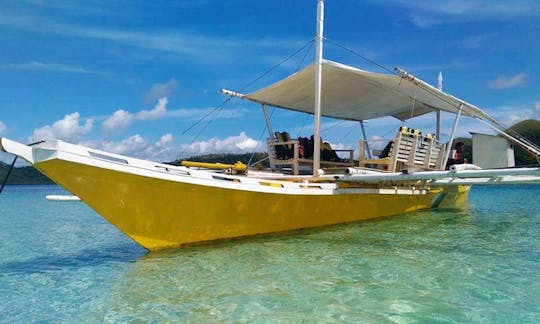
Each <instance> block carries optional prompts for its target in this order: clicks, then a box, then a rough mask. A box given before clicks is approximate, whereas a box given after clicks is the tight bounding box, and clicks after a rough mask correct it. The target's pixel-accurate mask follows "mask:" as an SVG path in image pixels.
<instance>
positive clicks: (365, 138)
mask: <svg viewBox="0 0 540 324" xmlns="http://www.w3.org/2000/svg"><path fill="white" fill-rule="evenodd" d="M360 127H361V128H362V137H364V143H366V150H367V154H368V157H369V158H370V159H371V158H372V156H371V150H370V149H369V144H368V141H367V136H366V128H365V127H364V121H363V120H361V121H360Z"/></svg>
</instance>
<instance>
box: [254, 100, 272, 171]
mask: <svg viewBox="0 0 540 324" xmlns="http://www.w3.org/2000/svg"><path fill="white" fill-rule="evenodd" d="M275 110H276V107H272V111H271V112H270V116H269V117H268V119H270V120H272V115H273V114H274V111H275ZM266 129H267V128H266V123H265V124H264V126H263V129H262V131H261V134H260V135H259V141H261V140H262V137H263V135H264V132H265V131H266ZM255 153H257V152H252V153H251V156H250V157H249V161H248V163H247V165H248V166H251V161H253V158H254V157H255ZM263 160H264V159H263ZM258 162H260V161H258ZM258 162H257V163H258ZM257 163H255V164H257Z"/></svg>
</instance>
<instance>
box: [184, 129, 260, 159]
mask: <svg viewBox="0 0 540 324" xmlns="http://www.w3.org/2000/svg"><path fill="white" fill-rule="evenodd" d="M261 149H262V147H261V143H260V142H259V141H256V140H254V139H252V138H250V137H248V136H247V135H246V133H245V132H241V133H240V135H238V136H230V137H227V138H226V139H224V140H221V139H218V138H211V139H210V140H208V141H201V142H195V143H192V144H189V145H187V144H184V145H182V153H183V155H188V156H189V155H200V154H209V153H247V152H255V151H258V150H261Z"/></svg>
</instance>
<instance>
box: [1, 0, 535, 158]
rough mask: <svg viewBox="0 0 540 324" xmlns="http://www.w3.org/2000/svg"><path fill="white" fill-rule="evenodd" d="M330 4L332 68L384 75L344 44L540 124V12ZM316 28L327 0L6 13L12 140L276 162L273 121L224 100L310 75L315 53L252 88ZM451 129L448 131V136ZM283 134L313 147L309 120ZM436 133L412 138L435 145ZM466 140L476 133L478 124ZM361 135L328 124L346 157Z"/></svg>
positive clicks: (354, 1) (18, 6) (476, 1)
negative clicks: (302, 72)
mask: <svg viewBox="0 0 540 324" xmlns="http://www.w3.org/2000/svg"><path fill="white" fill-rule="evenodd" d="M325 5H326V17H325V18H326V19H325V36H326V37H327V38H328V39H329V40H330V41H328V42H326V44H325V57H326V58H328V59H331V60H335V61H339V62H342V63H345V64H350V65H353V66H356V67H359V68H362V69H368V70H373V71H377V72H383V71H381V70H380V69H379V68H378V67H377V66H374V65H372V64H370V63H368V62H366V61H365V60H363V59H361V58H359V57H358V56H356V55H352V54H351V53H350V52H348V51H345V50H343V49H341V48H340V47H338V46H336V45H334V44H336V43H337V44H341V45H342V46H345V47H347V48H351V49H353V50H354V51H355V52H357V53H360V54H361V55H363V56H365V57H368V58H369V59H371V60H374V61H376V62H378V63H379V64H381V65H383V66H385V67H388V68H393V67H395V66H400V67H402V68H404V69H406V70H408V71H409V72H411V73H413V74H415V75H416V76H418V77H420V78H422V79H423V80H425V81H427V82H429V83H431V84H436V82H437V81H436V80H437V75H438V73H439V71H441V72H442V74H443V77H444V90H445V91H446V92H449V93H451V94H453V95H455V96H457V97H459V98H462V99H465V100H467V101H469V102H471V103H473V104H476V105H477V106H479V107H481V108H483V109H485V110H486V111H488V112H490V113H492V114H493V115H494V116H496V118H498V119H499V120H501V121H502V122H503V123H505V124H508V125H511V124H513V123H514V122H516V121H519V120H521V119H525V118H536V119H538V118H540V64H539V57H540V2H538V1H526V0H514V1H496V0H491V1H488V0H468V1H463V0H449V1H437V2H435V1H412V0H411V1H405V0H388V1H375V0H363V1H362V0H327V1H325ZM315 15H316V1H315V0H296V1H284V0H283V1H277V0H276V1H272V0H268V1H253V0H252V1H247V0H245V1H244V0H228V1H211V0H193V1H187V0H186V1H127V0H126V1H105V0H87V1H54V0H48V1H44V0H43V1H42V0H26V1H25V0H17V1H15V0H4V1H2V3H1V4H0V41H1V42H2V51H0V136H5V137H9V138H12V139H15V140H19V141H22V142H30V141H33V140H35V139H41V138H59V139H64V140H67V141H70V142H73V143H81V144H84V145H88V146H92V147H95V148H100V149H105V150H108V151H113V152H117V153H121V154H127V155H131V156H137V157H142V158H146V159H154V160H162V161H163V160H172V159H175V158H177V157H179V154H180V153H183V155H184V156H186V155H187V156H189V155H194V154H198V153H208V152H216V151H225V152H245V151H253V150H256V151H260V150H263V148H262V143H263V142H264V136H263V134H264V135H266V133H265V132H264V118H263V115H262V113H261V110H260V107H259V106H258V105H255V104H251V103H249V102H242V101H239V100H233V101H231V102H229V103H227V104H226V105H225V106H224V108H223V109H222V110H219V113H217V114H216V113H214V111H215V108H216V107H218V106H219V105H220V104H221V103H222V102H223V100H224V99H226V97H224V96H223V95H222V94H221V93H220V92H219V90H220V89H221V88H227V89H232V90H238V91H243V92H250V91H252V90H255V89H257V88H259V87H263V86H265V85H268V84H270V83H272V82H274V81H276V80H277V79H279V78H280V77H283V76H285V75H287V74H290V73H293V72H295V71H296V70H297V69H298V68H299V67H302V66H305V65H306V64H308V63H309V62H311V61H312V60H313V56H314V53H313V52H314V51H313V48H312V47H310V46H308V47H307V48H306V50H304V51H301V52H299V53H298V55H296V56H294V57H293V58H292V59H291V60H289V61H287V62H286V63H284V64H282V65H281V66H280V67H279V68H278V69H276V70H274V71H272V73H269V74H268V75H266V76H265V77H264V78H262V79H260V80H258V81H257V82H255V83H254V84H253V85H251V86H250V87H247V88H246V86H247V85H248V84H250V82H251V81H253V80H255V79H257V78H258V77H259V76H261V75H263V74H264V73H265V72H266V71H268V70H269V69H271V68H272V67H274V66H275V65H276V64H278V63H279V62H281V61H282V60H283V59H284V58H286V57H288V56H289V55H291V54H293V53H295V52H296V51H297V50H299V49H300V48H302V47H303V46H305V45H306V44H308V43H309V42H310V41H311V40H312V38H313V36H314V34H315ZM208 114H209V115H208ZM205 115H208V117H207V118H206V119H204V120H203V121H201V122H199V123H196V122H197V121H198V120H199V119H200V118H202V117H203V116H205ZM452 118H453V117H452V116H450V115H445V116H444V121H445V122H446V124H445V127H444V129H443V133H444V134H447V133H448V132H449V129H450V127H451V124H450V123H451V121H452ZM272 119H273V124H274V128H276V129H280V130H289V131H290V132H291V134H292V135H293V136H299V135H301V136H309V135H310V134H311V133H312V130H311V128H310V127H311V125H312V118H311V117H310V116H307V115H303V114H295V113H291V112H287V111H280V110H275V111H274V112H273V115H272ZM433 120H434V117H433V116H432V115H427V116H424V117H421V118H418V120H412V121H410V122H409V123H408V124H409V125H412V126H414V127H419V128H422V129H424V130H426V131H432V130H433V127H432V124H433ZM209 121H211V122H209ZM194 123H196V124H195V125H194V126H193V127H191V126H192V125H193V124H194ZM401 124H402V123H401V122H399V121H397V120H393V119H388V118H387V119H381V120H374V121H370V122H369V123H368V124H367V132H368V136H369V137H391V136H392V135H393V132H394V131H395V130H396V128H397V127H398V126H399V125H401ZM460 125H461V126H463V127H461V128H460V134H466V131H467V128H466V127H467V126H471V125H473V124H472V123H471V121H467V120H464V121H463V122H462V123H461V124H460ZM186 130H188V131H187V132H185V131H186ZM475 130H476V131H479V130H480V131H482V130H485V128H484V127H482V126H480V125H476V126H475ZM485 131H487V130H485ZM360 134H361V133H360V128H359V126H358V124H357V123H351V122H345V123H343V122H339V121H335V120H330V119H324V120H323V132H322V135H323V137H324V138H325V139H326V140H329V141H330V142H331V143H333V144H334V145H336V146H338V147H350V148H356V147H357V145H358V144H357V143H358V142H357V140H358V139H359V138H360ZM347 135H348V136H347ZM443 139H444V137H443ZM0 158H2V159H4V160H7V157H6V156H5V155H1V156H0Z"/></svg>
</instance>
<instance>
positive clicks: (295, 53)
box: [181, 39, 315, 153]
mask: <svg viewBox="0 0 540 324" xmlns="http://www.w3.org/2000/svg"><path fill="white" fill-rule="evenodd" d="M314 41H315V39H311V40H310V41H309V42H307V43H306V44H304V46H302V47H301V48H300V49H298V50H297V51H296V52H294V53H293V54H291V55H289V56H288V57H287V58H285V59H283V60H282V61H281V62H279V63H278V64H277V65H275V66H274V67H272V68H271V69H269V70H268V71H266V72H265V73H263V74H262V75H261V76H259V77H258V78H256V79H255V80H253V81H251V82H250V83H248V84H247V85H246V86H244V87H243V88H242V89H241V90H240V91H241V92H243V91H244V90H245V89H247V88H248V87H250V86H251V85H253V84H254V83H255V82H257V81H259V80H260V79H262V78H263V77H265V76H266V75H268V74H269V73H270V72H272V71H274V70H275V69H277V68H278V67H279V66H281V65H282V64H283V63H285V62H287V61H288V60H290V59H291V58H292V57H294V56H296V55H297V54H298V53H300V52H301V51H303V50H304V49H305V48H306V47H307V46H308V45H310V44H312V43H313V42H314ZM231 99H232V98H231V97H228V98H227V99H225V100H224V101H223V102H222V103H221V104H220V105H219V106H217V107H216V108H214V109H213V110H212V111H210V112H208V113H207V114H205V115H204V116H203V117H201V118H200V119H199V120H197V121H196V122H195V123H193V124H192V125H191V126H189V127H188V128H186V129H185V130H184V131H182V135H184V134H186V133H187V132H188V131H189V130H191V129H192V128H193V127H195V126H196V125H198V124H199V123H201V122H202V121H203V120H205V119H206V118H207V117H208V116H210V115H211V114H213V113H215V112H217V113H219V112H220V111H221V110H222V109H223V106H225V104H226V103H228V102H229V101H230V100H231ZM215 117H216V116H214V117H212V119H211V120H214V119H215ZM206 127H207V126H205V127H204V128H203V129H206ZM201 133H202V132H199V133H198V135H197V136H195V137H194V138H193V140H192V141H191V143H189V145H191V144H193V142H195V141H196V140H197V138H198V136H199V135H200V134H201ZM189 145H188V146H189ZM181 153H183V151H182V152H181Z"/></svg>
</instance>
